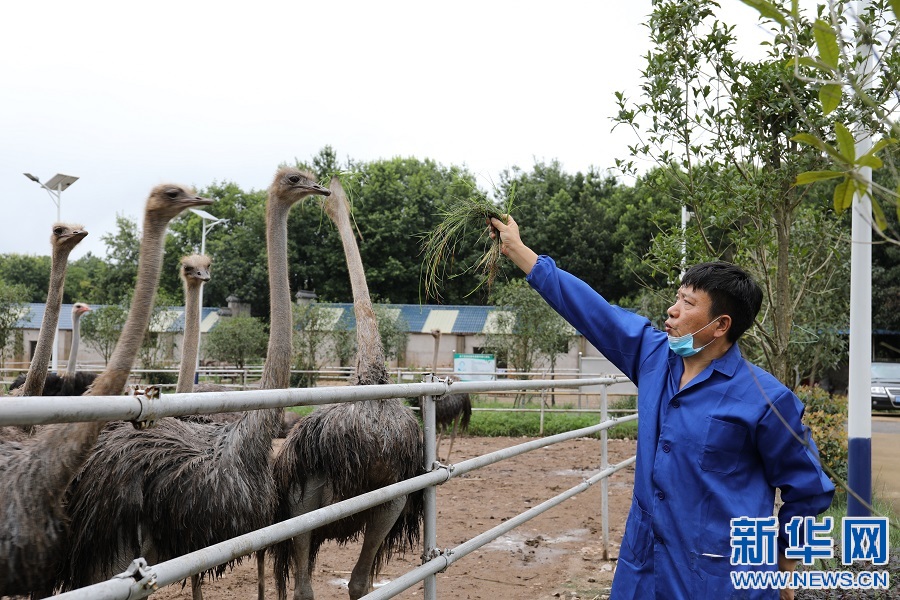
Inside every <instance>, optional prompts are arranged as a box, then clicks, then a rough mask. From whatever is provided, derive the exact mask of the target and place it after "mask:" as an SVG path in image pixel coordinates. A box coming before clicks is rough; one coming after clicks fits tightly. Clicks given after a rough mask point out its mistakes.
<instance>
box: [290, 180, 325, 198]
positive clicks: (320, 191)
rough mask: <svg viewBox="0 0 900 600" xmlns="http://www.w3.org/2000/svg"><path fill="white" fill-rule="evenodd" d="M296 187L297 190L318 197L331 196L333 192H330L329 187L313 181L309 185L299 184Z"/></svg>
mask: <svg viewBox="0 0 900 600" xmlns="http://www.w3.org/2000/svg"><path fill="white" fill-rule="evenodd" d="M294 187H295V189H298V190H303V191H305V192H306V193H307V194H314V195H316V196H330V195H331V190H329V189H328V188H327V187H325V186H322V185H319V184H318V183H313V182H311V181H310V182H309V183H300V184H297V185H296V186H294Z"/></svg>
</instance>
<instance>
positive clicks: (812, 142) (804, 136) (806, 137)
mask: <svg viewBox="0 0 900 600" xmlns="http://www.w3.org/2000/svg"><path fill="white" fill-rule="evenodd" d="M791 139H792V140H794V141H795V142H800V143H801V144H806V145H807V146H812V147H813V148H818V149H819V150H822V151H823V152H824V151H825V146H827V145H828V144H826V143H825V142H823V141H822V140H820V139H819V138H817V137H816V136H814V135H813V134H811V133H798V134H797V135H795V136H794V137H792V138H791Z"/></svg>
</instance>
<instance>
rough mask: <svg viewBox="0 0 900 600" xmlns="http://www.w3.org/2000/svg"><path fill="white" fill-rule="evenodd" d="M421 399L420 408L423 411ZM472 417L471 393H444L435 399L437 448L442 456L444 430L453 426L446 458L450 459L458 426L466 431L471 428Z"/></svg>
mask: <svg viewBox="0 0 900 600" xmlns="http://www.w3.org/2000/svg"><path fill="white" fill-rule="evenodd" d="M421 409H422V406H421V401H420V404H419V410H420V411H421ZM471 417H472V400H471V398H469V394H467V393H461V394H444V395H443V396H441V397H440V398H437V399H435V403H434V420H435V424H436V425H437V431H438V439H437V449H438V456H440V448H441V438H442V437H443V435H444V432H445V431H447V430H448V429H450V426H451V425H452V426H453V429H452V431H451V432H450V448H449V449H448V450H447V456H446V459H448V460H449V458H450V453H451V452H453V442H454V441H455V440H456V430H457V426H458V427H459V430H460V431H462V432H465V431H467V430H468V429H469V419H470V418H471Z"/></svg>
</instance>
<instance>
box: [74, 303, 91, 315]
mask: <svg viewBox="0 0 900 600" xmlns="http://www.w3.org/2000/svg"><path fill="white" fill-rule="evenodd" d="M90 311H91V307H90V306H88V305H87V304H85V303H84V302H76V303H75V304H73V305H72V316H76V315H77V316H79V317H80V316H81V315H83V314H84V313H86V312H90Z"/></svg>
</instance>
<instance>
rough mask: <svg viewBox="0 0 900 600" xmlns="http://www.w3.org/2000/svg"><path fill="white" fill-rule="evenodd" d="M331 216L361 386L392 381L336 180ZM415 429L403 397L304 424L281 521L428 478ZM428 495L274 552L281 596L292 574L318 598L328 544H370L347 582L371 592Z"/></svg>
mask: <svg viewBox="0 0 900 600" xmlns="http://www.w3.org/2000/svg"><path fill="white" fill-rule="evenodd" d="M330 189H331V192H332V193H331V196H330V197H329V198H328V199H327V200H326V201H325V212H326V213H327V214H328V216H329V217H330V218H331V219H332V220H333V221H334V222H335V224H336V225H337V228H338V231H339V232H340V235H341V240H342V241H343V244H344V252H345V254H346V257H347V264H348V269H349V271H350V281H351V285H352V288H353V301H354V311H355V312H356V332H357V345H358V354H357V363H356V377H357V385H372V384H382V383H389V382H390V379H389V377H388V374H387V370H386V369H385V364H384V349H383V347H382V345H381V339H380V338H379V335H378V327H377V324H376V321H375V312H374V310H373V307H372V302H371V300H370V298H369V291H368V287H367V285H366V280H365V274H364V272H363V267H362V260H361V258H360V255H359V248H358V247H357V245H356V240H355V238H354V236H353V230H352V227H351V225H350V217H349V204H348V203H347V199H346V196H345V195H344V191H343V189H342V188H341V185H340V182H339V181H338V180H337V178H333V179H332V180H331V185H330ZM422 457H423V443H422V437H421V430H420V428H419V424H418V421H417V420H416V418H415V417H414V416H413V414H412V411H411V410H410V409H409V408H407V407H406V406H404V404H403V402H402V401H401V400H400V399H399V398H392V399H389V400H377V401H364V402H357V403H353V404H334V405H330V406H326V407H321V408H319V409H317V410H315V411H313V412H312V413H310V414H309V415H308V416H306V417H304V418H303V419H301V420H300V421H299V423H298V424H297V425H296V426H294V428H293V429H292V430H291V432H290V433H289V434H288V437H287V439H286V440H285V442H284V444H282V446H281V449H280V451H279V452H278V454H277V455H276V457H275V465H274V474H275V483H276V486H277V487H278V518H279V520H283V519H287V518H291V517H294V516H297V515H300V514H304V513H307V512H310V511H312V510H316V509H318V508H320V507H322V506H326V505H329V504H332V503H334V502H339V501H341V500H345V499H347V498H350V497H352V496H357V495H359V494H362V493H364V492H368V491H371V490H374V489H376V488H380V487H383V486H386V485H390V484H392V483H396V482H398V481H401V480H404V479H408V478H410V477H414V476H416V475H419V474H421V473H422V472H423V468H422ZM422 498H423V496H422V493H421V492H418V493H414V494H411V495H410V496H409V497H406V498H398V499H395V500H391V501H389V502H386V503H384V504H382V505H380V506H377V507H374V508H371V509H368V510H366V511H363V512H361V513H357V514H356V515H353V516H351V517H347V518H345V519H342V520H340V521H337V522H335V523H332V524H330V525H325V526H323V527H320V528H319V529H316V530H315V531H312V532H307V533H305V534H301V535H299V536H297V537H295V538H293V539H292V540H288V541H286V542H282V543H281V544H278V545H277V546H275V550H274V557H275V581H276V583H277V586H278V597H279V598H281V599H284V598H286V596H287V580H288V577H289V575H290V572H291V570H293V576H294V585H295V587H294V598H295V599H304V600H311V599H312V598H313V590H312V585H311V582H310V579H311V574H312V569H313V566H314V564H315V559H316V554H317V552H318V550H319V547H320V546H321V545H322V543H324V542H325V541H326V540H329V539H333V540H337V542H338V543H341V544H343V543H346V542H348V541H350V540H355V539H358V537H359V536H360V534H362V536H363V545H362V551H361V553H360V556H359V560H358V561H357V563H356V565H355V566H354V568H353V571H352V574H351V576H350V584H349V587H350V597H351V598H359V597H361V596H363V595H364V594H366V593H368V592H370V591H371V590H372V582H373V578H374V575H375V573H376V572H378V571H379V570H380V568H381V566H382V564H383V563H384V562H385V561H387V560H388V559H389V558H390V556H391V555H392V554H393V553H394V552H397V551H399V552H405V551H406V550H407V549H408V548H411V547H412V546H414V545H415V544H416V543H417V541H418V537H419V525H420V523H421V518H422V508H423V500H422Z"/></svg>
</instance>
